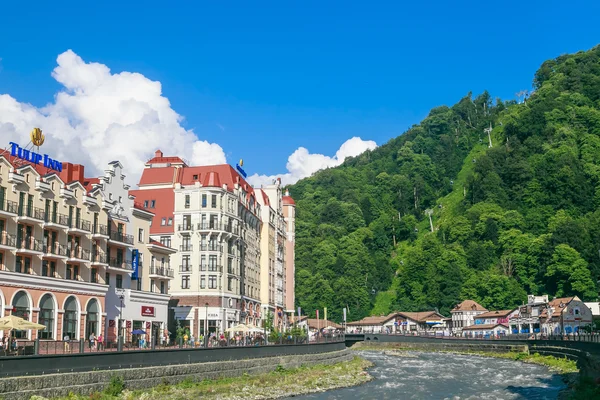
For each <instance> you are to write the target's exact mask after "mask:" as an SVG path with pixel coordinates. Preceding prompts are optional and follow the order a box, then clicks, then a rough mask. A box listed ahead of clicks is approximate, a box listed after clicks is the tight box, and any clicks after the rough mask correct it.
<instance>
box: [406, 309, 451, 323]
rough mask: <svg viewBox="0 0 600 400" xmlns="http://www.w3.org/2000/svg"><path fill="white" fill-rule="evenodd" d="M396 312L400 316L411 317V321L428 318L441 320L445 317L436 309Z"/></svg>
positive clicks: (421, 320)
mask: <svg viewBox="0 0 600 400" xmlns="http://www.w3.org/2000/svg"><path fill="white" fill-rule="evenodd" d="M398 314H400V315H401V316H403V317H405V318H409V319H412V320H413V321H417V322H425V321H428V320H431V319H432V318H433V319H439V320H443V319H444V318H445V317H444V316H443V315H441V314H439V313H438V312H436V311H420V312H404V311H402V312H399V313H398Z"/></svg>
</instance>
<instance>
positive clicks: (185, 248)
mask: <svg viewBox="0 0 600 400" xmlns="http://www.w3.org/2000/svg"><path fill="white" fill-rule="evenodd" d="M179 251H193V246H192V245H191V244H189V243H186V244H182V245H180V246H179Z"/></svg>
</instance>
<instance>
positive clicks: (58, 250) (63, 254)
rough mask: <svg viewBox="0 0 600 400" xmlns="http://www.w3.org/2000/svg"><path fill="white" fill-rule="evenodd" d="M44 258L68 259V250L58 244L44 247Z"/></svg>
mask: <svg viewBox="0 0 600 400" xmlns="http://www.w3.org/2000/svg"><path fill="white" fill-rule="evenodd" d="M44 257H46V258H68V257H69V250H68V249H67V247H66V246H63V245H61V244H59V243H53V244H46V245H44Z"/></svg>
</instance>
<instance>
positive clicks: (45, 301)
mask: <svg viewBox="0 0 600 400" xmlns="http://www.w3.org/2000/svg"><path fill="white" fill-rule="evenodd" d="M39 323H40V324H42V325H44V326H45V327H46V329H43V330H41V331H39V337H40V339H54V298H52V296H51V295H50V294H45V295H44V297H42V300H41V301H40V318H39Z"/></svg>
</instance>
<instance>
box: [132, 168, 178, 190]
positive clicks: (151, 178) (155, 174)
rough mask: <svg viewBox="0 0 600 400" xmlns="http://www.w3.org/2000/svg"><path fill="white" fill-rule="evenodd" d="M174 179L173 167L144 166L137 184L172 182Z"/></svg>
mask: <svg viewBox="0 0 600 400" xmlns="http://www.w3.org/2000/svg"><path fill="white" fill-rule="evenodd" d="M175 181H176V180H175V167H160V168H144V170H143V171H142V177H141V178H140V183H139V184H138V186H144V185H160V184H163V185H164V184H172V183H173V182H175Z"/></svg>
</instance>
